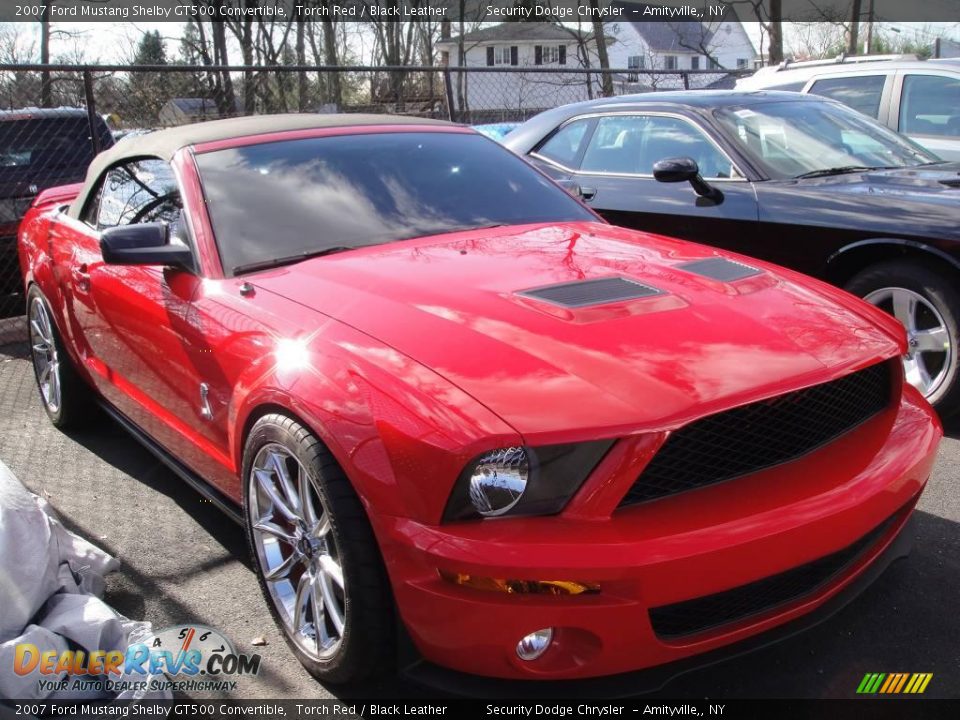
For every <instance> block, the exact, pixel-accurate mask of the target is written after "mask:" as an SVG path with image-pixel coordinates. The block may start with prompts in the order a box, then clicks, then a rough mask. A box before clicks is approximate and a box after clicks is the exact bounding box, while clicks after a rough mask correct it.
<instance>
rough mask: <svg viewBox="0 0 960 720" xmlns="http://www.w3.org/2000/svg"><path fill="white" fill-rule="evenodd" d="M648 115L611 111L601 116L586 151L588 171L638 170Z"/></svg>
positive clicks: (584, 158) (586, 167)
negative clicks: (611, 112)
mask: <svg viewBox="0 0 960 720" xmlns="http://www.w3.org/2000/svg"><path fill="white" fill-rule="evenodd" d="M645 124H646V118H644V117H642V116H639V115H611V116H608V117H603V118H600V120H599V121H598V122H597V128H596V130H594V131H593V136H592V137H591V138H590V144H589V145H588V146H587V151H586V153H584V156H583V162H582V163H581V165H580V169H581V170H583V171H585V172H608V173H634V174H635V173H638V172H640V169H639V160H640V149H641V146H642V144H643V129H644V125H645Z"/></svg>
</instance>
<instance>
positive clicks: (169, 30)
mask: <svg viewBox="0 0 960 720" xmlns="http://www.w3.org/2000/svg"><path fill="white" fill-rule="evenodd" d="M818 24H819V25H824V24H823V23H818ZM182 25H183V24H182V23H171V22H154V23H151V22H142V23H136V22H93V23H78V22H62V23H54V29H55V30H56V29H62V30H65V31H68V32H67V33H65V34H64V35H61V36H55V37H54V38H53V39H52V40H51V56H52V57H56V56H58V55H64V56H67V57H70V58H76V57H81V56H82V57H83V58H84V60H85V61H86V62H92V63H96V62H99V63H124V62H127V61H129V59H130V58H131V57H132V56H133V53H134V49H135V48H136V45H137V41H138V39H139V38H140V37H141V36H142V35H143V33H145V32H148V31H152V30H158V31H159V32H160V35H161V36H162V37H164V38H165V39H166V44H167V54H168V56H169V57H176V55H177V54H178V53H179V43H178V38H179V36H180V34H181V32H182V29H183V27H182ZM743 25H744V27H745V28H746V30H747V34H748V35H749V36H750V38H751V40H752V41H753V44H754V47H757V48H758V49H759V45H760V42H761V35H762V33H761V31H760V27H759V23H755V22H752V23H751V22H745V23H743ZM809 25H811V24H810V23H807V24H800V23H784V38H785V46H786V49H787V51H788V54H790V52H789V51H790V50H791V49H793V50H794V51H796V50H797V49H798V48H799V47H800V45H801V44H802V43H803V41H804V38H809V36H810V35H811V33H813V34H816V30H811V28H810V27H809ZM0 26H9V27H8V28H7V29H8V30H16V32H17V33H18V34H19V35H21V41H23V40H27V39H28V38H29V39H32V40H33V43H34V46H35V47H38V39H37V38H38V37H39V26H38V24H37V23H0ZM877 26H878V32H879V33H885V34H887V35H889V36H896V35H900V36H902V37H908V38H911V39H919V40H922V41H925V42H927V43H932V42H933V40H934V39H935V38H936V37H937V36H938V35H941V36H943V37H949V38H953V39H954V40H960V22H952V23H944V22H939V23H933V22H931V23H911V22H903V23H877ZM897 31H899V32H897ZM861 32H863V30H861ZM27 42H29V40H27ZM764 49H765V48H764ZM234 62H239V58H237V60H235V61H234Z"/></svg>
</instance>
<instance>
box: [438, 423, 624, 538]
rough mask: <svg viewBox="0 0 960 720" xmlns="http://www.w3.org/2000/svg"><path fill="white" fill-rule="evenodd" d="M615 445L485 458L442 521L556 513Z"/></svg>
mask: <svg viewBox="0 0 960 720" xmlns="http://www.w3.org/2000/svg"><path fill="white" fill-rule="evenodd" d="M611 445H613V441H612V440H599V441H594V442H585V443H575V444H569V445H544V446H541V447H537V448H532V447H520V446H515V447H506V448H498V449H497V450H491V451H489V452H486V453H483V454H482V455H480V456H478V457H476V458H474V459H473V460H472V461H471V462H470V463H468V464H467V466H466V467H465V468H464V469H463V472H461V473H460V477H459V478H458V479H457V483H456V485H455V486H454V488H453V492H452V493H451V495H450V500H449V501H448V502H447V509H446V511H445V512H444V514H443V519H444V521H452V520H466V519H469V518H485V517H502V516H508V515H510V516H512V515H552V514H554V513H558V512H560V511H561V510H562V509H563V507H564V506H565V505H566V504H567V501H568V500H569V499H570V498H571V497H572V496H573V494H574V493H575V492H576V491H577V490H579V489H580V486H581V485H582V484H583V481H584V480H586V479H587V476H589V475H590V473H591V472H592V471H593V469H594V468H595V467H596V466H597V463H599V462H600V460H601V459H602V458H603V456H604V455H605V454H606V453H607V450H609V449H610V446H611Z"/></svg>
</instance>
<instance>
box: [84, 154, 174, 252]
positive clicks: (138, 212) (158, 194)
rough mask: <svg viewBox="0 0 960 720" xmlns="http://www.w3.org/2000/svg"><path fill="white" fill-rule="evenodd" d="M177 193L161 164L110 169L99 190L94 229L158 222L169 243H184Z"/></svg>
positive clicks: (152, 162)
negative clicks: (167, 229)
mask: <svg viewBox="0 0 960 720" xmlns="http://www.w3.org/2000/svg"><path fill="white" fill-rule="evenodd" d="M182 208H183V206H182V203H181V200H180V190H179V189H178V187H177V181H176V178H175V177H174V174H173V169H172V168H171V167H170V165H169V164H167V163H166V162H164V161H163V160H150V159H148V160H136V161H133V162H130V163H126V164H124V165H120V166H118V167H115V168H113V169H112V170H110V172H108V173H107V176H106V178H105V179H104V182H103V185H102V187H101V188H100V203H99V213H98V214H97V228H98V229H100V230H103V229H105V228H110V227H117V226H118V225H133V224H135V223H152V222H162V223H166V224H167V225H169V226H170V239H171V242H179V243H185V242H186V233H185V231H184V228H183V223H182V219H181V213H182Z"/></svg>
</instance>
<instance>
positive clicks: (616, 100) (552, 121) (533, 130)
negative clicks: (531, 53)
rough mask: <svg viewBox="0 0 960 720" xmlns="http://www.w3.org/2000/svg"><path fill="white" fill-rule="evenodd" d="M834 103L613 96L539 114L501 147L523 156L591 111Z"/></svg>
mask: <svg viewBox="0 0 960 720" xmlns="http://www.w3.org/2000/svg"><path fill="white" fill-rule="evenodd" d="M784 100H790V101H794V102H833V101H832V100H829V99H827V98H823V97H820V96H819V95H803V94H800V93H793V92H782V91H776V90H758V91H753V92H747V91H743V90H668V91H663V92H650V93H639V94H636V95H618V96H616V97H609V98H599V99H596V100H586V101H584V102H579V103H572V104H570V105H563V106H562V107H558V108H555V109H553V110H547V111H546V112H543V113H540V114H539V115H537V116H536V117H534V118H533V119H532V120H528V121H527V122H526V123H524V124H523V125H521V126H520V127H518V128H517V129H516V130H514V131H513V132H512V133H510V135H508V136H507V137H506V138H505V139H504V143H503V144H504V145H506V146H507V147H508V148H510V149H511V150H513V151H514V152H517V153H521V154H526V153H528V152H529V151H530V150H532V149H533V147H534V146H535V145H536V144H537V143H538V142H539V141H540V140H542V139H543V137H544V136H545V135H546V134H547V133H548V132H550V131H551V130H553V129H554V128H555V127H557V126H558V125H560V124H561V123H563V122H565V121H566V120H568V119H570V118H572V117H576V116H577V115H584V114H588V113H590V112H600V111H610V110H618V111H621V110H622V111H626V112H629V111H631V110H649V109H651V108H652V107H655V106H657V107H672V108H677V107H681V108H683V107H686V108H690V109H694V110H704V109H709V108H720V107H729V106H731V105H736V106H743V105H759V104H761V103H768V102H783V101H784Z"/></svg>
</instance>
